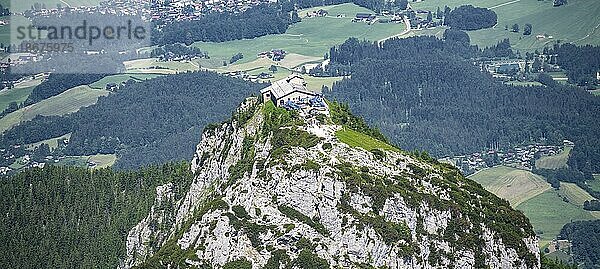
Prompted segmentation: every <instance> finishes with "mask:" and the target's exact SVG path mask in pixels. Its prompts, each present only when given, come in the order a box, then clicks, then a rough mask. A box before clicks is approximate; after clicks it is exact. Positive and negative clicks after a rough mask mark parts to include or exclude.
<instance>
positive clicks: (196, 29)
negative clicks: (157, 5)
mask: <svg viewBox="0 0 600 269" xmlns="http://www.w3.org/2000/svg"><path fill="white" fill-rule="evenodd" d="M298 20H299V18H298V14H296V13H295V12H294V11H287V10H282V9H280V8H279V7H278V6H276V5H273V6H259V7H254V8H251V9H249V10H247V11H245V12H242V13H239V14H230V13H210V14H208V15H206V16H205V17H203V18H201V19H199V20H194V21H181V22H174V23H170V24H167V25H165V26H164V27H162V28H161V29H160V30H156V31H154V33H153V34H152V38H153V43H154V44H157V45H165V44H174V43H185V44H187V45H191V44H192V43H194V42H197V41H208V42H223V41H230V40H237V39H249V38H255V37H259V36H265V35H269V34H281V33H284V32H285V31H286V30H287V28H288V26H289V25H290V24H292V23H294V22H296V21H298Z"/></svg>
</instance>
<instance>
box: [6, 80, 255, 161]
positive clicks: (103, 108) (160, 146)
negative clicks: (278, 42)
mask: <svg viewBox="0 0 600 269" xmlns="http://www.w3.org/2000/svg"><path fill="white" fill-rule="evenodd" d="M173 85H177V87H173ZM264 87H266V86H265V85H263V84H256V83H250V82H246V81H243V80H238V79H234V78H229V77H224V76H221V75H218V74H217V73H212V72H190V73H183V74H177V75H171V76H164V77H159V78H155V79H152V80H147V81H142V82H130V83H128V84H127V85H126V86H123V87H121V88H120V89H119V90H117V91H116V92H115V93H113V94H110V95H108V96H106V97H101V98H100V99H99V100H98V103H97V104H96V105H94V106H90V107H86V108H82V109H81V110H79V111H78V112H76V113H74V114H71V115H68V116H64V117H37V118H35V119H33V120H32V121H29V122H26V123H22V124H20V125H18V126H16V127H14V128H13V129H11V130H9V131H7V132H5V133H4V134H3V136H2V138H1V139H0V145H4V146H8V145H16V144H22V143H32V142H37V141H41V140H45V139H49V138H53V137H58V136H61V135H64V134H66V133H72V134H71V139H70V141H69V145H68V146H67V148H66V149H65V151H64V153H65V154H67V155H76V156H79V155H94V154H113V153H116V154H117V155H118V157H119V159H118V161H117V163H116V164H115V166H116V167H118V168H132V167H140V166H144V165H148V164H160V163H164V162H167V161H170V160H189V159H190V158H191V157H192V156H193V153H194V149H195V146H196V144H197V143H198V142H199V139H200V134H201V132H202V129H203V128H204V126H205V125H207V124H209V123H214V122H220V121H223V120H225V119H227V118H228V117H229V116H231V113H232V112H233V111H234V110H235V108H236V107H237V106H238V105H239V104H240V103H241V101H242V100H244V98H246V97H248V96H250V95H252V94H257V93H258V92H259V90H260V89H262V88H264ZM215 104H218V105H215Z"/></svg>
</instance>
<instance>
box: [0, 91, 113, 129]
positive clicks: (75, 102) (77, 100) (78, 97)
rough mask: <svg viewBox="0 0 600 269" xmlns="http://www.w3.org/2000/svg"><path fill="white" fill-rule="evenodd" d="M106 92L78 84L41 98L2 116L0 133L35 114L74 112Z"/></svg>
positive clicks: (48, 114) (46, 114) (106, 93)
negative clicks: (51, 95) (46, 97)
mask: <svg viewBox="0 0 600 269" xmlns="http://www.w3.org/2000/svg"><path fill="white" fill-rule="evenodd" d="M108 94H109V92H108V91H105V90H94V89H92V88H90V87H89V86H78V87H75V88H72V89H69V90H67V91H65V92H63V93H61V94H59V95H57V96H53V97H50V98H48V99H45V100H42V101H40V102H38V103H35V104H33V105H30V106H27V107H24V108H21V109H19V110H17V111H15V112H13V113H10V114H8V115H6V116H4V117H3V118H1V119H0V133H2V132H4V131H6V130H8V129H10V128H12V127H13V126H15V125H17V124H19V123H20V122H23V121H29V120H31V119H33V118H35V116H37V115H44V116H53V115H57V116H58V115H66V114H70V113H73V112H76V111H78V110H79V109H80V108H82V107H86V106H90V105H93V104H95V103H96V102H97V101H98V98H99V97H100V96H106V95H108Z"/></svg>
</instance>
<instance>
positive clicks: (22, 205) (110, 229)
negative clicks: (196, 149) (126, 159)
mask: <svg viewBox="0 0 600 269" xmlns="http://www.w3.org/2000/svg"><path fill="white" fill-rule="evenodd" d="M192 180H193V175H192V173H191V170H190V165H189V163H186V162H182V163H170V164H165V165H162V166H153V167H146V168H143V169H140V170H136V171H121V172H116V171H114V170H111V169H100V170H94V171H92V170H89V169H86V168H76V167H67V166H46V167H44V168H43V169H38V168H35V169H28V170H26V171H23V172H21V173H18V174H16V175H13V176H11V177H3V178H2V179H1V180H0V185H1V186H0V201H1V204H0V208H1V209H0V212H2V218H1V219H0V240H2V246H0V253H1V254H2V257H3V258H2V259H0V267H2V268H116V267H117V266H118V265H119V261H120V260H121V259H122V258H123V257H124V256H125V255H126V246H125V243H126V241H127V233H128V232H129V230H130V229H131V228H132V227H133V226H135V225H136V224H137V223H138V222H139V221H141V220H142V219H143V218H144V217H145V216H147V214H148V212H149V211H150V207H151V206H152V204H153V203H154V199H155V196H156V187H157V186H160V185H163V184H166V183H173V186H174V187H173V189H172V191H173V193H174V194H175V199H179V198H181V197H182V196H183V195H184V194H185V192H186V191H187V189H188V187H189V185H190V184H191V182H192ZM164 206H166V207H168V206H171V207H172V206H173V205H172V204H167V203H165V204H164Z"/></svg>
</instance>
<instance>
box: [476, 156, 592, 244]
mask: <svg viewBox="0 0 600 269" xmlns="http://www.w3.org/2000/svg"><path fill="white" fill-rule="evenodd" d="M469 178H470V179H473V180H475V181H477V182H478V183H479V184H481V185H482V186H483V187H484V188H485V189H486V190H488V191H490V192H492V193H494V194H496V195H497V196H499V197H501V198H504V199H507V200H508V201H509V202H510V203H511V205H512V206H513V207H514V208H516V209H518V210H520V211H523V213H524V214H525V216H527V218H529V220H530V221H531V224H532V225H533V227H534V229H535V231H536V233H537V234H538V235H539V236H540V237H541V241H540V246H544V245H545V244H547V243H548V242H549V241H550V240H552V239H553V238H554V237H556V235H557V234H558V233H559V232H560V229H561V228H562V227H563V226H564V225H565V224H566V223H569V222H571V221H574V220H587V219H599V218H600V214H597V213H596V212H589V211H585V210H583V202H584V201H585V200H590V199H593V198H592V197H591V196H590V195H589V194H588V193H587V192H586V191H584V190H583V189H581V188H580V187H578V186H577V185H575V184H573V183H565V182H561V183H560V190H558V191H557V190H554V189H552V188H551V187H550V185H549V184H548V183H546V181H545V179H544V178H543V177H541V176H538V175H535V174H532V173H531V172H529V171H525V170H519V169H516V168H511V167H506V166H496V167H493V168H488V169H484V170H481V171H480V172H478V173H475V174H473V175H471V176H469ZM596 181H598V185H599V186H600V180H596ZM594 184H595V183H594ZM563 198H566V200H567V201H568V202H565V201H563Z"/></svg>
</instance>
